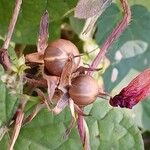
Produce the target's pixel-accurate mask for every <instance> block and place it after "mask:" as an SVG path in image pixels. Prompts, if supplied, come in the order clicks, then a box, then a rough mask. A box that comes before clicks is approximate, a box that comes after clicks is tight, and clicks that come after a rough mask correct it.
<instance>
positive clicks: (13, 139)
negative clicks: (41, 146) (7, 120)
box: [8, 99, 27, 150]
mask: <svg viewBox="0 0 150 150" xmlns="http://www.w3.org/2000/svg"><path fill="white" fill-rule="evenodd" d="M26 102H27V101H26V100H24V99H23V100H21V104H20V106H19V108H18V110H17V114H16V119H15V126H14V130H13V133H12V137H11V141H10V144H9V147H8V150H13V147H14V145H15V143H16V140H17V138H18V135H19V133H20V129H21V126H22V122H23V118H24V112H23V111H24V108H25V105H26Z"/></svg>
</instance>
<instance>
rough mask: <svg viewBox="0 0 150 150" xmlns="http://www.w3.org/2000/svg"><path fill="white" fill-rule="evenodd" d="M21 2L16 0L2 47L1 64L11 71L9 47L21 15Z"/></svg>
mask: <svg viewBox="0 0 150 150" xmlns="http://www.w3.org/2000/svg"><path fill="white" fill-rule="evenodd" d="M21 4H22V0H16V4H15V9H14V12H13V16H12V19H11V21H10V24H9V27H8V32H7V35H6V38H5V41H4V44H3V46H2V48H1V49H0V64H2V66H3V68H4V69H5V70H6V71H11V62H10V59H9V56H8V51H7V49H8V47H9V44H10V40H11V37H12V34H13V31H14V27H15V25H16V21H17V18H18V15H19V11H20V7H21Z"/></svg>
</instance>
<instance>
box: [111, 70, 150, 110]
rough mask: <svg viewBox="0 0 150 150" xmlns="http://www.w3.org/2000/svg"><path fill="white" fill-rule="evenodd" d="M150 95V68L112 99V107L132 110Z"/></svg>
mask: <svg viewBox="0 0 150 150" xmlns="http://www.w3.org/2000/svg"><path fill="white" fill-rule="evenodd" d="M149 93H150V68H149V69H146V70H145V71H143V72H142V73H140V74H139V75H138V76H137V77H136V78H134V79H133V80H132V81H131V82H130V83H129V84H128V86H127V87H125V88H123V89H122V90H121V92H120V93H119V94H118V95H116V96H114V97H113V98H111V99H110V105H112V106H114V107H117V106H120V107H126V108H130V109H131V108H132V107H133V106H134V105H136V104H137V103H138V102H139V101H141V100H143V99H144V98H145V97H146V96H148V94H149Z"/></svg>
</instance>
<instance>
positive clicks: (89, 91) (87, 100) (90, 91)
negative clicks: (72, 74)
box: [69, 75, 99, 106]
mask: <svg viewBox="0 0 150 150" xmlns="http://www.w3.org/2000/svg"><path fill="white" fill-rule="evenodd" d="M98 93H99V86H98V84H97V82H96V80H95V79H94V78H93V77H91V76H89V75H79V76H77V77H76V78H74V79H73V80H72V82H71V87H70V88H69V94H70V97H71V98H72V99H73V101H74V103H75V104H77V105H79V106H86V105H89V104H91V103H93V102H94V101H95V100H96V97H97V96H98Z"/></svg>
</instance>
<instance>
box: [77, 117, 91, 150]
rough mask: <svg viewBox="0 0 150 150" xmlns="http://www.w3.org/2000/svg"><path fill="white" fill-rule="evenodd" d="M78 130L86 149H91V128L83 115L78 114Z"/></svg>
mask: <svg viewBox="0 0 150 150" xmlns="http://www.w3.org/2000/svg"><path fill="white" fill-rule="evenodd" d="M77 123H78V131H79V134H80V139H81V142H82V145H83V148H84V150H90V140H89V130H88V126H87V124H86V121H85V119H84V117H83V116H81V115H78V122H77Z"/></svg>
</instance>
